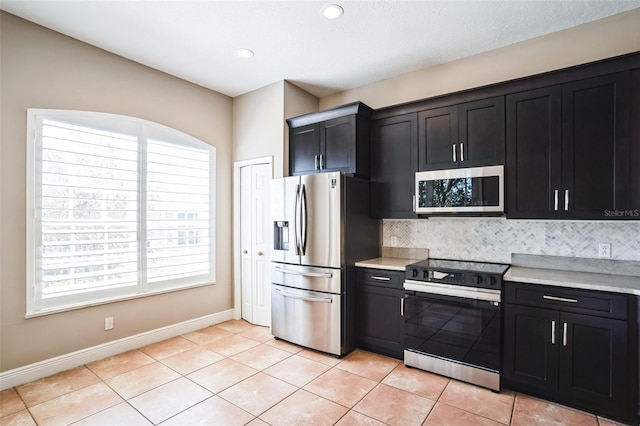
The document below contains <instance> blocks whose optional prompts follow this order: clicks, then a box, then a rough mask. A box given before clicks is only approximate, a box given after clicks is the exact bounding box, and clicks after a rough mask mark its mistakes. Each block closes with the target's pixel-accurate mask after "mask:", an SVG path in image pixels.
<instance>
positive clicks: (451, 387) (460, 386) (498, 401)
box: [438, 380, 515, 424]
mask: <svg viewBox="0 0 640 426" xmlns="http://www.w3.org/2000/svg"><path fill="white" fill-rule="evenodd" d="M514 399H515V394H514V393H513V392H512V391H509V390H502V391H501V392H500V393H496V392H492V391H490V390H489V389H486V388H482V387H480V386H475V385H472V384H469V383H463V382H459V381H457V380H451V381H450V382H449V384H448V385H447V387H446V389H445V390H444V392H443V393H442V396H441V397H440V399H439V400H438V401H439V402H443V403H445V404H448V405H451V406H454V407H457V408H460V409H462V410H465V411H469V412H471V413H474V414H477V415H479V416H482V417H486V418H489V419H492V420H495V421H497V422H500V423H503V424H509V421H510V420H511V412H512V411H513V401H514Z"/></svg>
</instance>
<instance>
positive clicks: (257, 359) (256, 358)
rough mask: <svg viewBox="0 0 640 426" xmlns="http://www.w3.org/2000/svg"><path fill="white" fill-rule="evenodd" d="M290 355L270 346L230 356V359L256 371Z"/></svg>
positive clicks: (257, 347)
mask: <svg viewBox="0 0 640 426" xmlns="http://www.w3.org/2000/svg"><path fill="white" fill-rule="evenodd" d="M290 356H291V353H289V352H287V351H283V350H282V349H278V348H274V347H272V346H267V345H260V346H256V347H253V348H251V349H247V350H246V351H244V352H240V353H239V354H236V355H233V356H231V359H233V360H236V361H238V362H241V363H243V364H245V365H248V366H249V367H251V368H255V369H256V370H263V369H265V368H267V367H271V366H272V365H273V364H275V363H277V362H280V361H282V360H283V359H285V358H289V357H290Z"/></svg>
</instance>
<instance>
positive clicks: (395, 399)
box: [353, 384, 435, 426]
mask: <svg viewBox="0 0 640 426" xmlns="http://www.w3.org/2000/svg"><path fill="white" fill-rule="evenodd" d="M434 404H435V401H432V400H430V399H427V398H423V397H421V396H418V395H414V394H412V393H409V392H406V391H403V390H402V389H398V388H394V387H392V386H388V385H385V384H379V385H378V386H376V387H375V389H373V390H372V391H371V392H369V394H368V395H367V396H365V397H364V398H363V399H362V400H361V401H360V402H359V403H358V404H357V405H356V406H355V407H353V410H354V411H357V412H359V413H362V414H364V415H366V416H369V417H372V418H374V419H376V420H378V421H381V422H383V423H386V424H388V425H398V426H411V425H421V424H422V423H423V422H424V420H425V419H426V418H427V415H428V414H429V412H430V411H431V408H432V407H433V405H434Z"/></svg>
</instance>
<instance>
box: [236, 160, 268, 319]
mask: <svg viewBox="0 0 640 426" xmlns="http://www.w3.org/2000/svg"><path fill="white" fill-rule="evenodd" d="M256 164H268V165H269V167H270V168H271V179H273V156H269V157H261V158H255V159H252V160H243V161H235V162H234V163H233V319H236V320H239V319H241V318H242V299H241V295H242V262H241V253H240V250H242V248H241V244H240V169H241V168H243V167H246V166H253V165H256Z"/></svg>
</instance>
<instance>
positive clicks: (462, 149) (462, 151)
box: [460, 144, 464, 161]
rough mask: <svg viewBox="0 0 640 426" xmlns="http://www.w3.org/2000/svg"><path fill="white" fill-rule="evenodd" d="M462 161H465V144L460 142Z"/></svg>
mask: <svg viewBox="0 0 640 426" xmlns="http://www.w3.org/2000/svg"><path fill="white" fill-rule="evenodd" d="M460 161H464V145H463V144H460Z"/></svg>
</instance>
